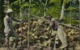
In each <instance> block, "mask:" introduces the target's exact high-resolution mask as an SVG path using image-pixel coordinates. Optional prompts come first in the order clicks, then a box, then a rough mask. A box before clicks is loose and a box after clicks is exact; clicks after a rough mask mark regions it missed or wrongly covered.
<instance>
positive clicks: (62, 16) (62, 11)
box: [60, 3, 65, 20]
mask: <svg viewBox="0 0 80 50" xmlns="http://www.w3.org/2000/svg"><path fill="white" fill-rule="evenodd" d="M64 10H65V5H64V3H63V4H62V9H61V16H60V20H62V19H64Z"/></svg>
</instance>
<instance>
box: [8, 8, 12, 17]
mask: <svg viewBox="0 0 80 50" xmlns="http://www.w3.org/2000/svg"><path fill="white" fill-rule="evenodd" d="M6 13H7V14H8V16H9V17H11V16H12V15H13V10H12V9H8V10H7V12H6Z"/></svg>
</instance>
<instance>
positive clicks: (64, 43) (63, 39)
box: [57, 26, 67, 48]
mask: <svg viewBox="0 0 80 50" xmlns="http://www.w3.org/2000/svg"><path fill="white" fill-rule="evenodd" d="M57 36H58V38H59V39H60V41H61V42H62V47H61V48H65V47H66V46H67V39H66V33H65V32H64V30H63V28H62V26H59V27H58V30H57Z"/></svg>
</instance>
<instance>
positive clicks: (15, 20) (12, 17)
mask: <svg viewBox="0 0 80 50" xmlns="http://www.w3.org/2000/svg"><path fill="white" fill-rule="evenodd" d="M11 19H12V20H14V21H15V22H21V21H19V20H17V19H15V18H13V17H11Z"/></svg>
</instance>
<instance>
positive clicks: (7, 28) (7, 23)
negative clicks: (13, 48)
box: [4, 8, 21, 48]
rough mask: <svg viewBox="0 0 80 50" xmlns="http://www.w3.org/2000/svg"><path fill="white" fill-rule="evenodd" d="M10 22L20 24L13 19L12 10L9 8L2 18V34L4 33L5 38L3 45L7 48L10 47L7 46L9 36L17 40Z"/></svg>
mask: <svg viewBox="0 0 80 50" xmlns="http://www.w3.org/2000/svg"><path fill="white" fill-rule="evenodd" d="M12 20H14V21H16V22H18V23H21V21H18V20H16V19H14V18H13V10H12V9H10V8H9V9H8V10H7V11H6V15H5V17H4V26H5V28H4V33H5V37H6V38H5V41H6V42H5V45H7V47H8V48H9V47H10V46H9V42H10V41H11V40H9V39H10V38H9V37H10V36H12V37H15V38H16V39H18V35H17V33H16V32H15V31H14V30H13V26H12Z"/></svg>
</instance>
